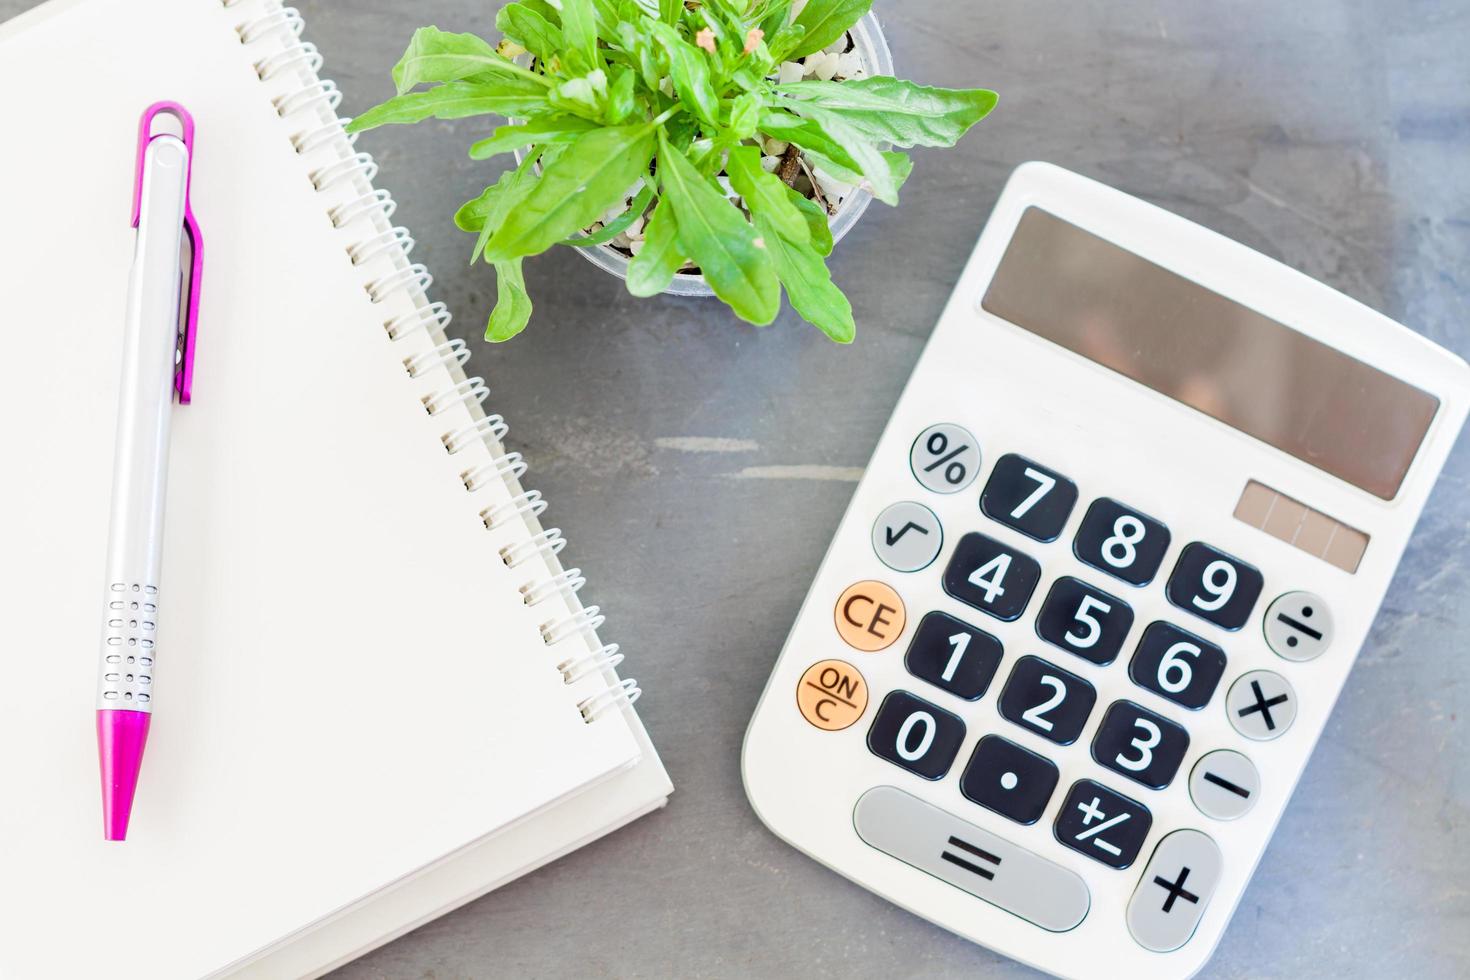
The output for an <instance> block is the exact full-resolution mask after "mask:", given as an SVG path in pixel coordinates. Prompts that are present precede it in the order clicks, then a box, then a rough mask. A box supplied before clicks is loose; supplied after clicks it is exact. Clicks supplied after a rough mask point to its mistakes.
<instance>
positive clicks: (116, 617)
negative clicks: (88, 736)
mask: <svg viewBox="0 0 1470 980" xmlns="http://www.w3.org/2000/svg"><path fill="white" fill-rule="evenodd" d="M103 602H104V614H103V615H104V618H103V623H104V626H103V629H102V662H101V665H100V669H99V670H98V673H97V707H98V708H127V709H130V710H133V711H150V710H152V702H153V658H154V654H155V652H156V637H157V631H158V586H156V585H153V584H152V583H150V582H109V583H108V584H107V591H106V594H105V596H104V599H103Z"/></svg>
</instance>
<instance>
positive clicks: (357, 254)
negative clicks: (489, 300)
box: [347, 154, 449, 340]
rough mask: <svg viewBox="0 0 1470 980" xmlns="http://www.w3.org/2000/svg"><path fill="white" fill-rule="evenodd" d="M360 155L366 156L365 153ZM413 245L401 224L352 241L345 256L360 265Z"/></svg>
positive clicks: (444, 308) (392, 338)
mask: <svg viewBox="0 0 1470 980" xmlns="http://www.w3.org/2000/svg"><path fill="white" fill-rule="evenodd" d="M362 155H363V156H366V155H367V154H362ZM376 166H377V165H376V164H374V168H375V169H376ZM364 176H365V177H366V179H368V180H372V177H371V176H370V175H366V174H365V175H364ZM413 246H414V240H413V236H412V235H410V234H409V233H408V229H407V228H405V227H403V226H402V225H398V226H397V227H394V228H389V229H388V230H387V231H382V232H379V233H378V234H376V235H374V236H373V237H372V238H364V239H363V240H362V241H360V242H353V243H352V244H351V245H349V246H348V248H347V257H348V258H350V259H351V260H352V264H353V265H362V264H363V263H365V262H371V261H372V260H373V259H375V258H377V257H378V256H379V255H382V254H383V253H384V252H387V251H388V250H389V249H393V248H396V249H398V250H399V251H401V252H402V253H403V254H404V255H407V254H408V253H409V252H412V251H413ZM434 305H435V306H438V307H442V308H443V311H444V312H445V313H448V311H449V310H448V307H445V306H444V304H443V303H435V304H434ZM444 322H445V323H446V324H447V323H448V322H449V317H448V316H446V317H445V318H444ZM388 339H389V340H397V339H398V338H397V337H395V336H393V335H392V334H391V333H390V334H389V336H388Z"/></svg>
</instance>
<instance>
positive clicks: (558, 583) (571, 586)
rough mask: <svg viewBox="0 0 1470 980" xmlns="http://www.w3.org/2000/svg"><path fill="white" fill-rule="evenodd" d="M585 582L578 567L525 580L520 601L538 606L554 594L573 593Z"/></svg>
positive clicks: (580, 588) (585, 578) (585, 579)
mask: <svg viewBox="0 0 1470 980" xmlns="http://www.w3.org/2000/svg"><path fill="white" fill-rule="evenodd" d="M586 584H587V577H586V576H585V575H583V574H582V570H581V569H580V568H568V569H566V570H565V571H561V572H557V573H556V574H555V575H553V576H551V577H550V578H544V579H541V580H540V581H536V582H527V583H526V584H525V585H523V586H521V601H522V602H524V603H525V604H526V605H528V606H539V605H540V604H541V603H543V602H545V601H546V600H547V599H550V598H551V597H552V596H556V595H575V594H577V593H578V592H580V591H582V586H584V585H586Z"/></svg>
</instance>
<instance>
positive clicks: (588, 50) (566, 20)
mask: <svg viewBox="0 0 1470 980" xmlns="http://www.w3.org/2000/svg"><path fill="white" fill-rule="evenodd" d="M560 2H561V33H562V37H563V38H565V40H566V44H567V47H568V48H570V49H571V50H573V51H575V52H577V54H578V55H580V56H581V57H582V58H584V59H585V60H586V62H587V67H588V68H593V67H596V65H597V63H598V61H597V13H596V11H595V10H594V9H593V6H592V0H560Z"/></svg>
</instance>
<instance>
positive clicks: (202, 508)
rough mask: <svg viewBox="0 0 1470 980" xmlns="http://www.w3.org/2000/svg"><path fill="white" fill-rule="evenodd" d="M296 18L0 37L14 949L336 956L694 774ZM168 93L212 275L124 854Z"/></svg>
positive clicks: (131, 3)
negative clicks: (118, 573)
mask: <svg viewBox="0 0 1470 980" xmlns="http://www.w3.org/2000/svg"><path fill="white" fill-rule="evenodd" d="M301 27H302V24H301V18H300V16H299V15H298V14H297V13H296V11H294V10H291V9H289V8H282V7H281V6H280V5H279V4H278V3H277V2H275V0H225V2H221V0H147V2H140V0H53V2H51V3H48V4H45V5H43V6H40V7H37V8H35V9H33V10H32V11H30V12H28V13H27V14H24V15H22V16H21V17H19V18H18V19H16V20H15V21H12V22H11V23H10V24H8V25H5V26H3V27H0V91H5V92H6V93H9V94H8V95H7V97H6V100H5V101H6V109H7V112H6V118H5V121H4V127H5V131H6V133H7V138H6V140H5V143H4V148H3V151H0V213H3V214H4V216H5V217H4V225H3V231H0V269H3V270H4V274H3V278H0V324H3V325H4V337H3V341H0V349H3V351H4V362H5V365H6V368H7V370H6V372H5V373H6V378H5V380H4V381H3V382H0V419H3V422H0V467H3V472H4V479H3V480H0V552H3V557H4V560H3V561H0V595H4V596H5V601H6V608H7V616H6V639H7V644H6V646H7V670H6V671H5V675H6V680H7V695H8V696H7V697H6V700H5V707H4V709H3V710H0V976H4V977H27V978H31V977H52V976H55V977H86V976H102V975H107V976H112V977H126V976H146V977H149V978H173V977H196V976H202V975H212V974H231V973H240V972H243V973H246V974H252V975H259V976H270V977H279V976H294V975H306V974H315V973H320V972H322V971H324V970H326V969H329V968H330V967H331V966H333V965H335V964H338V963H341V962H343V961H345V960H347V959H350V958H352V957H353V956H355V955H359V954H360V953H362V952H363V951H365V950H367V949H369V948H371V947H373V946H374V945H377V944H379V943H381V942H384V941H386V940H387V939H389V938H392V937H393V936H395V935H398V934H401V933H402V932H404V931H406V930H408V929H410V928H412V927H414V926H415V925H417V924H419V923H421V922H423V921H426V920H427V919H429V918H432V917H433V916H435V915H438V914H440V913H442V912H444V911H447V910H449V909H451V908H453V907H455V906H456V905H459V904H462V903H463V902H465V901H468V900H469V899H471V898H473V897H475V896H476V895H479V894H482V893H483V892H485V891H488V890H489V889H491V888H494V887H496V886H497V885H499V884H501V883H503V882H505V881H507V880H509V879H511V878H514V877H515V876H517V875H518V874H522V873H524V872H525V871H527V870H530V869H531V868H534V867H536V866H538V865H540V864H542V863H544V862H546V861H548V860H551V859H552V858H554V857H556V856H558V855H560V854H562V853H565V852H566V851H568V850H571V849H573V848H575V847H577V846H579V845H580V844H582V843H585V842H586V841H588V840H590V839H592V838H595V837H597V836H599V835H600V834H602V833H605V832H607V831H609V830H610V829H612V828H614V827H617V826H619V825H621V824H623V823H626V822H627V821H628V820H631V819H633V818H634V817H636V816H638V815H639V814H642V813H645V812H647V811H648V810H650V809H653V808H656V807H658V806H660V805H662V803H663V801H664V799H665V798H666V796H667V795H668V793H669V792H670V791H671V789H672V787H671V786H670V784H669V782H668V779H667V776H666V775H665V773H664V770H663V768H662V766H661V765H660V763H659V761H658V757H657V755H656V754H655V752H654V750H653V748H652V746H651V745H650V744H649V741H648V738H647V736H646V734H645V733H644V730H643V727H642V725H641V724H640V723H639V721H638V718H637V716H636V714H635V713H634V712H633V710H632V708H631V701H632V699H633V697H634V696H635V695H636V687H635V686H634V684H633V682H632V681H629V680H623V679H620V678H619V677H618V675H617V673H616V671H615V669H614V668H615V667H616V666H617V662H618V661H619V659H620V654H618V652H617V649H616V647H614V646H611V645H606V644H604V643H603V642H602V640H601V639H600V638H599V636H598V629H599V627H600V626H601V625H602V622H603V616H602V614H601V613H600V612H599V611H598V609H597V608H596V607H595V606H584V605H582V604H581V602H580V601H579V599H578V590H579V589H580V587H581V585H582V583H583V577H582V574H581V573H580V572H579V571H578V570H576V569H566V568H563V567H562V564H561V561H560V558H559V557H558V555H559V553H560V552H561V550H562V546H563V544H565V541H564V539H563V538H562V536H561V534H560V532H559V531H557V530H555V529H553V528H546V527H543V526H542V524H541V522H540V520H539V515H540V514H541V513H542V511H543V509H544V507H545V501H544V500H543V499H542V498H541V497H540V496H539V495H538V494H537V493H536V492H535V491H534V490H526V489H524V488H523V486H522V484H521V482H520V481H521V477H522V476H523V474H524V472H525V463H524V462H523V461H522V459H521V457H520V456H519V455H518V454H516V453H514V452H508V451H506V449H505V448H504V447H503V445H502V443H501V439H502V437H504V436H505V434H506V423H505V421H504V420H503V419H502V418H501V417H500V416H498V415H494V414H488V413H487V412H486V411H485V410H484V409H483V408H482V403H484V402H485V400H486V396H487V387H486V383H485V381H483V380H482V379H481V378H480V377H478V376H476V375H474V374H473V373H467V372H466V370H465V368H466V367H467V365H466V363H465V362H466V360H467V358H466V354H467V351H466V349H465V346H464V344H463V343H462V342H460V341H457V340H450V339H449V338H448V337H447V336H446V334H445V332H444V328H445V325H446V324H447V323H448V319H449V313H448V311H447V310H446V309H445V307H444V306H443V305H442V304H439V303H433V302H431V301H430V299H429V298H428V296H427V295H426V293H425V291H426V289H427V288H428V286H429V283H430V276H429V273H428V271H427V270H426V269H425V268H424V267H423V266H422V265H417V264H414V263H413V262H412V260H411V258H410V257H409V249H410V248H411V247H412V239H411V238H410V237H409V235H408V232H407V231H406V230H404V229H403V228H399V227H394V226H393V224H392V222H391V215H392V209H393V202H392V200H391V198H390V197H389V195H388V194H387V193H386V192H385V191H383V190H376V189H374V188H373V186H372V185H371V178H372V176H373V172H374V169H375V168H374V165H373V162H372V160H371V158H370V157H368V156H366V155H364V154H361V153H358V152H357V151H356V149H355V147H354V146H353V144H352V142H351V140H350V139H349V138H348V137H347V136H346V135H345V134H344V132H343V130H342V124H341V121H340V120H339V119H337V117H336V115H335V109H336V106H337V103H338V97H339V93H338V92H337V90H336V88H335V86H334V85H333V84H332V83H331V82H329V81H324V80H321V79H320V77H319V75H318V73H317V70H318V69H319V68H320V66H321V57H320V55H319V53H318V52H317V50H316V49H315V48H314V47H313V46H312V45H310V44H309V43H304V42H303V41H301V40H300V34H301ZM159 99H175V100H178V101H180V102H182V103H183V104H184V105H186V106H187V107H188V108H189V109H190V110H191V111H192V112H193V113H194V116H195V118H196V121H197V123H198V136H197V155H196V160H195V166H194V181H193V195H192V196H193V202H194V208H195V212H196V213H197V215H198V217H199V221H200V224H201V226H202V229H203V237H204V256H205V263H204V279H203V289H202V307H201V311H200V326H199V337H198V348H197V350H198V356H197V361H196V369H195V377H194V402H193V404H192V405H190V406H188V407H182V408H179V409H177V410H176V413H175V416H174V419H175V421H174V435H173V447H172V458H171V464H170V465H171V468H170V472H169V500H168V517H167V531H166V542H165V559H164V562H163V576H164V577H163V581H162V582H161V595H166V596H167V609H166V610H164V611H163V612H164V616H163V618H162V620H161V621H160V636H159V657H158V665H157V673H156V694H157V697H156V699H155V713H154V719H153V727H152V734H151V736H150V740H149V749H148V756H147V759H146V760H145V762H144V766H143V774H142V781H141V784H140V786H139V790H138V798H137V802H136V805H135V807H134V811H133V821H132V828H131V832H130V836H129V840H128V841H127V842H126V843H125V844H106V843H104V842H103V840H102V827H101V819H100V803H99V790H98V785H97V783H98V780H97V759H96V748H95V742H94V735H93V728H92V725H93V722H92V712H93V704H92V699H93V697H94V683H95V676H94V671H95V656H96V654H95V651H96V644H97V642H98V636H99V630H100V625H101V623H100V617H99V610H98V609H97V608H95V606H96V597H97V595H98V593H99V590H100V588H101V585H102V583H101V576H102V575H103V557H104V548H105V542H106V535H107V514H108V499H109V491H110V483H111V478H110V472H111V457H112V441H113V417H114V411H115V405H116V399H117V386H118V375H119V371H120V343H121V329H120V327H121V317H122V312H123V308H124V300H125V295H126V290H127V283H128V267H129V263H130V261H131V258H132V248H133V231H132V229H131V228H130V227H129V217H130V215H129V207H130V204H131V184H132V179H133V173H132V168H133V153H134V147H135V140H136V126H137V120H138V116H139V114H140V112H141V111H142V109H143V108H144V107H145V106H147V105H148V104H149V103H152V102H154V101H156V100H159ZM160 605H162V603H160ZM550 925H551V924H550V923H548V926H550Z"/></svg>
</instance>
